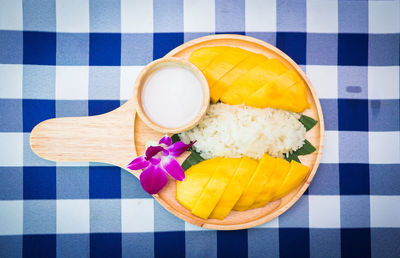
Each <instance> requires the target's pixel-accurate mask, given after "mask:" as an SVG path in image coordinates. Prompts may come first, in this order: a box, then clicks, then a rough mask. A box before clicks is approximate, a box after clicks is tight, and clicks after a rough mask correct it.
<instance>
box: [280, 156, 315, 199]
mask: <svg viewBox="0 0 400 258" xmlns="http://www.w3.org/2000/svg"><path fill="white" fill-rule="evenodd" d="M308 171H309V168H308V167H306V166H304V165H302V164H300V163H299V162H297V161H294V160H292V161H291V162H290V170H289V172H288V175H287V176H286V178H285V181H284V182H283V184H282V185H281V187H280V188H279V190H278V191H277V194H276V195H274V196H273V198H272V201H275V200H278V199H280V198H282V197H283V196H285V195H287V194H288V193H290V192H291V191H292V190H293V189H294V188H296V186H298V185H299V184H300V183H301V181H303V179H304V178H305V177H306V176H307V174H308Z"/></svg>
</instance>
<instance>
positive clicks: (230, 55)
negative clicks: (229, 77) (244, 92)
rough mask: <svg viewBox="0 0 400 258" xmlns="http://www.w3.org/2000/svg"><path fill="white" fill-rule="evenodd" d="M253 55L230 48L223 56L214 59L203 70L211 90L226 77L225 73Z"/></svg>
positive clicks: (239, 49)
mask: <svg viewBox="0 0 400 258" xmlns="http://www.w3.org/2000/svg"><path fill="white" fill-rule="evenodd" d="M251 54H252V53H251V52H250V51H247V50H244V49H241V48H237V47H230V48H227V49H226V50H225V51H224V52H223V53H222V54H221V55H218V56H217V57H216V58H214V60H213V61H212V62H211V63H210V64H209V65H208V66H207V67H206V68H205V69H204V70H203V73H204V76H205V77H206V79H207V82H208V86H209V87H210V89H212V88H213V85H214V84H215V83H216V82H217V81H218V80H219V79H220V78H221V77H222V76H224V74H225V73H227V72H229V71H230V70H231V69H232V68H233V67H235V66H236V65H237V64H238V63H240V62H241V61H243V60H244V59H245V58H246V57H248V56H249V55H251Z"/></svg>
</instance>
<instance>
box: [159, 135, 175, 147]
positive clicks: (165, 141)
mask: <svg viewBox="0 0 400 258" xmlns="http://www.w3.org/2000/svg"><path fill="white" fill-rule="evenodd" d="M158 144H165V145H166V146H167V147H168V146H171V144H172V139H171V137H169V136H164V137H163V138H161V139H160V141H159V142H158Z"/></svg>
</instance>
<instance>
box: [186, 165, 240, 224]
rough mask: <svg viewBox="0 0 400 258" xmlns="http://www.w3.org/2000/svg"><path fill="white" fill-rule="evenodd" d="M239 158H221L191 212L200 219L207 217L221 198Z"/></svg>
mask: <svg viewBox="0 0 400 258" xmlns="http://www.w3.org/2000/svg"><path fill="white" fill-rule="evenodd" d="M240 160H241V159H234V158H229V159H223V160H222V161H221V163H219V165H218V166H217V169H216V170H215V172H214V174H213V175H212V177H211V179H210V180H209V181H208V183H207V186H206V187H205V189H204V190H203V192H202V193H201V195H200V197H199V198H198V200H197V202H196V204H195V205H194V207H193V209H192V213H193V214H194V215H196V216H198V217H200V218H202V219H207V218H208V216H210V214H211V212H212V211H213V209H214V208H215V206H216V205H217V203H218V201H219V200H220V199H221V196H222V194H223V193H224V191H225V189H226V187H227V186H228V184H229V183H230V181H231V179H232V177H233V175H234V173H235V172H236V169H237V168H238V166H239V163H240Z"/></svg>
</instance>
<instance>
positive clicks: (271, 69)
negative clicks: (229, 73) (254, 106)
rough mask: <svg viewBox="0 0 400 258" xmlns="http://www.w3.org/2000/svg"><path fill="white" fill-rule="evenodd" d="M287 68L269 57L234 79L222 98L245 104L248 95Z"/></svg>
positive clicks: (230, 101)
mask: <svg viewBox="0 0 400 258" xmlns="http://www.w3.org/2000/svg"><path fill="white" fill-rule="evenodd" d="M287 70H288V69H287V67H286V66H285V65H284V64H282V63H281V62H280V61H279V60H277V59H268V60H266V61H264V62H262V63H260V64H259V65H257V66H255V67H254V68H253V69H251V70H250V71H249V72H248V73H246V74H243V75H242V76H241V77H240V78H238V79H237V80H236V81H234V82H233V84H232V86H231V87H230V88H229V89H228V90H227V91H226V92H225V93H224V94H223V95H222V97H221V100H222V102H224V103H227V104H231V105H240V104H243V103H244V101H245V99H246V98H247V97H248V96H250V95H251V94H253V93H254V92H256V91H257V90H258V89H260V88H261V87H262V86H263V85H264V84H266V83H269V82H271V81H274V80H275V79H277V78H278V76H279V75H280V74H282V73H284V72H286V71H287Z"/></svg>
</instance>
